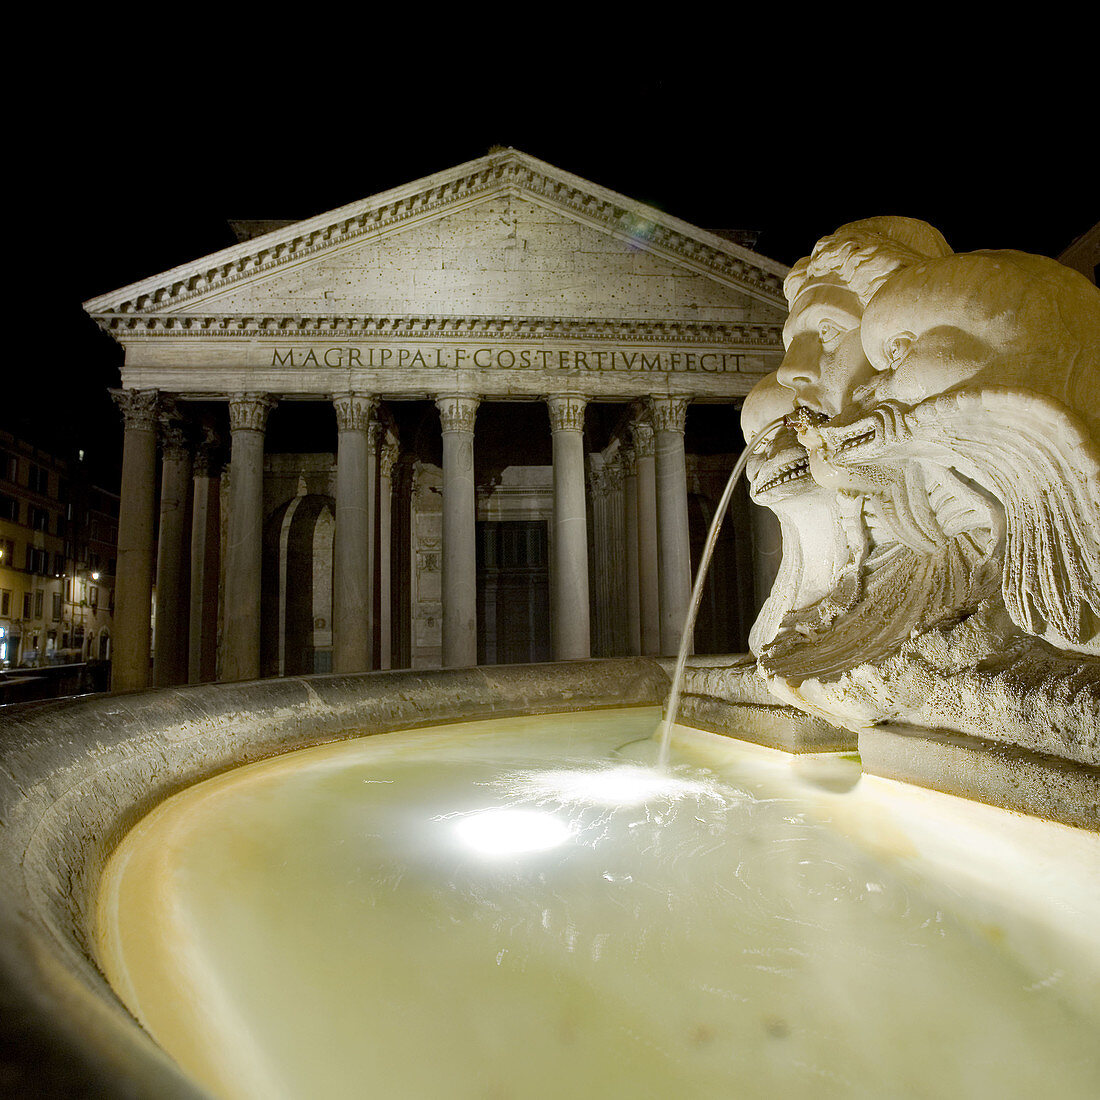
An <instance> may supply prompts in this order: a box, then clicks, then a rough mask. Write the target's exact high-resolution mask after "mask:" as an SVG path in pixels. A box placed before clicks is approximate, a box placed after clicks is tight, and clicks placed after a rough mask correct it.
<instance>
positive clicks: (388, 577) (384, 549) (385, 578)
mask: <svg viewBox="0 0 1100 1100" xmlns="http://www.w3.org/2000/svg"><path fill="white" fill-rule="evenodd" d="M397 455H398V448H397V442H396V440H394V439H393V438H392V436H387V438H386V442H385V443H383V444H382V451H381V453H380V455H379V458H378V596H379V598H378V667H379V668H392V667H393V596H392V581H393V559H392V556H391V546H392V543H393V524H392V517H393V467H394V464H395V463H396V462H397Z"/></svg>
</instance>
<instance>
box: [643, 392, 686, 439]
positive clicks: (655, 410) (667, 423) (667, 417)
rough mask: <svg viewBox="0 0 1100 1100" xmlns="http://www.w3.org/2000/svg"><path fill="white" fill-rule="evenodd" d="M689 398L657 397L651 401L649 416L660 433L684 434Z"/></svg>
mask: <svg viewBox="0 0 1100 1100" xmlns="http://www.w3.org/2000/svg"><path fill="white" fill-rule="evenodd" d="M690 400H691V399H690V398H689V397H680V396H675V397H665V396H663V395H662V396H657V397H651V398H650V399H649V415H650V417H651V418H652V420H653V427H654V429H655V430H656V431H658V432H679V433H680V434H681V435H682V434H683V432H684V424H685V422H686V420H687V407H688V404H689V402H690Z"/></svg>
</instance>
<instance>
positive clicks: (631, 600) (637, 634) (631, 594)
mask: <svg viewBox="0 0 1100 1100" xmlns="http://www.w3.org/2000/svg"><path fill="white" fill-rule="evenodd" d="M619 454H620V456H621V458H622V464H623V536H624V542H625V544H626V547H625V552H624V562H625V565H626V578H625V584H626V641H627V652H628V653H630V654H632V655H634V656H637V655H638V654H640V653H641V652H642V609H641V603H640V598H641V597H640V592H639V587H638V465H637V463H636V461H635V459H634V450H633V448H632V447H623V448H622V449H621V450H620V451H619Z"/></svg>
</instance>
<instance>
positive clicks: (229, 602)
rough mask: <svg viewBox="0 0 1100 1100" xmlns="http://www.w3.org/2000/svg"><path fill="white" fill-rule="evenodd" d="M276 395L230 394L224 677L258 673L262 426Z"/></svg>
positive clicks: (241, 677) (245, 677)
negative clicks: (230, 451) (230, 436)
mask: <svg viewBox="0 0 1100 1100" xmlns="http://www.w3.org/2000/svg"><path fill="white" fill-rule="evenodd" d="M275 403H276V402H275V399H274V398H273V397H271V396H269V395H268V394H263V393H238V394H234V395H233V396H232V397H231V398H230V399H229V426H230V428H231V429H232V432H233V443H232V456H231V459H230V466H229V507H228V517H227V531H226V547H225V613H224V630H225V650H224V660H223V664H222V679H223V680H228V681H233V680H255V679H257V678H258V677H259V675H260V571H261V567H262V564H263V518H264V517H263V503H264V500H263V497H264V493H263V488H264V430H265V428H266V426H267V414H268V413H269V412H270V411H271V409H272V408H273V407H274V405H275Z"/></svg>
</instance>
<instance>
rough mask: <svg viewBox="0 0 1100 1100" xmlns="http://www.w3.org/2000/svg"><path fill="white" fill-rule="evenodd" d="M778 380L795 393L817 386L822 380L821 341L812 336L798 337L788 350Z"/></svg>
mask: <svg viewBox="0 0 1100 1100" xmlns="http://www.w3.org/2000/svg"><path fill="white" fill-rule="evenodd" d="M776 378H777V379H778V381H779V384H780V385H781V386H785V387H786V388H787V389H789V390H794V391H795V393H798V392H799V391H801V390H802V389H804V388H805V387H806V386H815V385H817V383H818V382H819V381H820V380H821V341H820V340H818V339H817V338H816V337H814V336H812V335H810V334H805V335H802V336H799V337H797V338H796V339H795V340H794V341H793V342H792V343H791V345H790V347H789V348H788V349H787V354H786V355H785V356H784V357H783V362H782V364H781V365H780V367H779V370H778V371H777V372H776Z"/></svg>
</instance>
